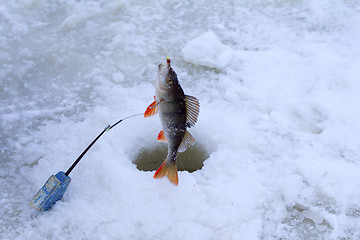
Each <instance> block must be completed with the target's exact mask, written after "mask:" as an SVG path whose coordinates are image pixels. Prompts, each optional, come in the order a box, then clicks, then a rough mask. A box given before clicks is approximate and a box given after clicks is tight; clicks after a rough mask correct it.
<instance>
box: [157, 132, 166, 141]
mask: <svg viewBox="0 0 360 240" xmlns="http://www.w3.org/2000/svg"><path fill="white" fill-rule="evenodd" d="M157 140H159V141H161V142H167V140H166V137H165V133H164V131H163V130H161V131H160V132H159V134H158V137H157Z"/></svg>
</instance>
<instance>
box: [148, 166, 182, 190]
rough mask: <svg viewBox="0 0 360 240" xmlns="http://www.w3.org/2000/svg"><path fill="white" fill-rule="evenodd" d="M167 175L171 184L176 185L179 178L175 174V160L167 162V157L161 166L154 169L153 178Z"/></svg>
mask: <svg viewBox="0 0 360 240" xmlns="http://www.w3.org/2000/svg"><path fill="white" fill-rule="evenodd" d="M165 176H167V178H168V179H169V180H170V182H171V183H172V184H174V185H175V186H177V185H178V184H179V178H178V174H177V167H176V163H175V161H170V162H168V161H167V159H165V161H164V162H163V164H161V166H160V167H159V168H158V170H156V172H155V174H154V178H162V177H165Z"/></svg>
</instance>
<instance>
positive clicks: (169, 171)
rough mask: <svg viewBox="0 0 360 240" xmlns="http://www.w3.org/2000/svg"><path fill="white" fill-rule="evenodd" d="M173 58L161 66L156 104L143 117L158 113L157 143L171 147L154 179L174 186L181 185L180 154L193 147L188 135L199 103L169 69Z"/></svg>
mask: <svg viewBox="0 0 360 240" xmlns="http://www.w3.org/2000/svg"><path fill="white" fill-rule="evenodd" d="M170 63H171V60H170V58H167V59H166V63H165V64H159V66H158V74H157V78H156V81H155V96H154V101H153V102H152V103H151V104H150V105H149V106H148V107H147V109H146V111H145V113H144V117H151V116H154V115H155V114H157V113H159V116H160V121H161V125H162V128H163V130H161V131H160V133H159V134H158V137H157V140H159V141H163V142H167V143H168V153H167V156H166V158H165V160H164V162H163V163H162V164H161V166H160V167H159V168H158V169H157V171H156V172H155V174H154V178H162V177H165V176H166V177H167V178H168V179H169V180H170V182H171V183H172V184H174V185H175V186H177V185H178V183H179V178H178V173H177V166H176V160H177V153H178V152H183V151H185V150H186V149H188V148H189V147H190V146H192V145H194V143H195V139H194V137H193V136H192V135H191V134H190V133H189V132H188V131H187V128H191V127H193V126H194V125H195V124H196V122H197V119H198V115H199V111H200V103H199V100H198V99H197V98H196V97H193V96H190V95H185V94H184V91H183V89H182V87H181V86H180V83H179V80H178V78H177V74H176V72H175V71H174V70H173V68H172V67H171V65H170Z"/></svg>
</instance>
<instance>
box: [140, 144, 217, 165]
mask: <svg viewBox="0 0 360 240" xmlns="http://www.w3.org/2000/svg"><path fill="white" fill-rule="evenodd" d="M167 151H168V148H167V145H166V144H161V145H158V146H157V147H155V148H145V149H141V150H140V151H139V153H138V154H137V155H136V156H135V160H134V164H135V165H136V167H137V169H139V170H142V171H154V170H156V169H158V167H159V166H160V165H161V164H162V163H163V161H164V160H165V158H166V155H167ZM209 156H210V154H209V153H208V152H207V151H206V150H205V148H204V147H203V146H202V145H201V144H198V143H196V144H195V145H194V146H192V147H190V148H189V149H187V150H186V151H185V152H182V153H178V155H177V168H178V171H188V172H194V171H196V170H200V169H201V168H202V167H203V166H204V161H205V160H206V159H208V158H209Z"/></svg>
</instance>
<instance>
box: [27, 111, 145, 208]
mask: <svg viewBox="0 0 360 240" xmlns="http://www.w3.org/2000/svg"><path fill="white" fill-rule="evenodd" d="M140 115H143V113H138V114H134V115H131V116H128V117H125V118H122V119H120V120H119V121H117V122H116V123H114V124H113V125H108V126H107V127H106V128H105V129H104V130H102V132H101V133H100V134H99V135H98V136H97V137H96V138H95V139H94V140H93V141H92V142H91V143H90V144H89V146H87V148H86V149H85V150H84V151H83V152H82V153H81V154H80V156H79V157H78V158H77V159H76V160H75V162H74V163H73V164H72V165H71V166H70V167H69V169H68V170H67V171H66V173H64V172H63V171H60V172H58V173H57V174H56V175H51V176H50V178H49V179H48V180H47V181H46V183H45V185H44V186H43V187H42V188H41V189H40V190H39V191H38V192H37V194H36V195H35V196H34V198H33V199H32V200H31V202H30V204H31V206H32V207H33V208H35V209H36V210H39V211H42V212H44V211H47V210H49V209H51V207H52V206H53V205H54V204H55V203H56V201H58V200H60V199H61V198H62V196H63V195H64V193H65V191H66V189H67V187H68V186H69V184H70V181H71V178H70V177H69V174H70V173H71V171H72V170H73V169H74V168H75V166H76V165H77V164H78V163H79V162H80V160H81V159H82V158H83V157H84V155H85V154H86V153H87V151H89V149H90V148H91V147H92V146H93V145H94V144H95V142H96V141H97V140H98V139H99V138H100V137H101V136H102V135H103V134H104V133H105V132H107V131H109V130H110V129H112V128H114V127H115V126H116V125H118V124H119V123H120V122H122V121H124V120H125V119H128V118H132V117H136V116H140Z"/></svg>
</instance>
